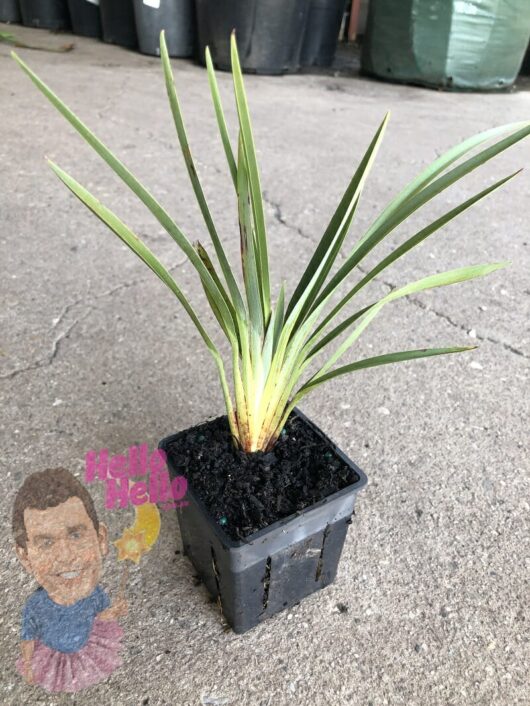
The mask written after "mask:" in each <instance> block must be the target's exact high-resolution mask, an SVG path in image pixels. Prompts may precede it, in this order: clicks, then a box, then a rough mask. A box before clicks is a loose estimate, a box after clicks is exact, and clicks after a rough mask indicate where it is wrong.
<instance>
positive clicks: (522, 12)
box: [361, 0, 530, 90]
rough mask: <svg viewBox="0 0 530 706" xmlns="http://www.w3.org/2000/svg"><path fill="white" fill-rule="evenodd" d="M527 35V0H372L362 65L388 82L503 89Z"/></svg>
mask: <svg viewBox="0 0 530 706" xmlns="http://www.w3.org/2000/svg"><path fill="white" fill-rule="evenodd" d="M529 38H530V13H529V12H528V2H527V0H480V1H479V0H466V2H462V1H461V0H446V1H445V2H438V3H429V2H423V1H422V0H401V2H394V1H393V0H371V1H370V5H369V10H368V22H367V28H366V34H365V37H364V41H363V51H362V55H361V67H362V69H363V71H365V72H366V73H369V74H373V75H375V76H378V77H380V78H384V79H388V80H390V81H406V82H409V83H419V84H425V85H427V86H437V87H438V86H439V87H442V88H448V89H450V88H455V89H478V90H496V89H497V90H498V89H505V88H506V87H508V86H511V84H512V83H513V82H514V81H515V79H516V77H517V73H518V72H519V68H520V66H521V62H522V60H523V56H524V52H525V49H526V47H527V45H528V39H529Z"/></svg>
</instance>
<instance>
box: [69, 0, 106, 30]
mask: <svg viewBox="0 0 530 706" xmlns="http://www.w3.org/2000/svg"><path fill="white" fill-rule="evenodd" d="M68 7H69V9H70V17H71V18H72V29H73V31H74V32H75V34H79V35H80V36H81V37H94V38H96V39H99V38H100V37H101V18H100V15H99V0H68Z"/></svg>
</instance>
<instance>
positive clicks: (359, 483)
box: [158, 407, 368, 549]
mask: <svg viewBox="0 0 530 706" xmlns="http://www.w3.org/2000/svg"><path fill="white" fill-rule="evenodd" d="M293 414H294V415H295V416H296V417H298V418H299V419H301V420H302V421H303V422H305V423H306V424H308V425H309V426H310V427H311V428H312V429H313V431H315V432H316V433H317V434H318V436H320V437H321V438H322V439H323V440H324V441H325V442H326V443H327V444H329V446H330V447H331V448H330V450H331V451H332V452H333V453H334V454H336V455H337V456H338V457H339V458H340V460H341V461H342V462H343V463H346V464H347V465H348V466H349V467H350V468H352V469H353V470H354V471H355V473H356V474H357V475H358V476H359V477H358V479H357V480H356V481H355V482H354V483H350V485H347V486H346V487H345V488H342V489H341V490H337V491H336V492H335V493H332V494H331V495H327V496H326V497H325V498H322V500H319V501H318V502H316V503H313V504H312V505H308V506H307V507H306V508H304V509H303V510H300V511H299V512H294V513H291V514H290V515H287V517H282V518H281V519H279V520H276V522H273V523H272V524H270V525H268V526H267V527H263V528H262V529H260V530H258V531H257V532H254V533H253V534H250V535H248V537H245V538H244V539H232V538H231V537H229V536H228V535H227V534H226V532H225V531H224V530H223V528H222V527H221V525H219V524H218V523H217V522H216V521H215V520H214V518H213V517H212V515H211V514H210V513H209V512H208V510H207V509H206V506H205V505H204V503H203V502H202V500H201V499H200V498H198V497H197V496H196V495H195V494H194V493H193V490H192V488H191V486H190V485H188V489H187V491H186V495H187V496H188V497H190V498H191V499H192V500H193V502H194V503H195V504H196V505H197V506H198V507H199V508H200V510H201V512H202V513H203V515H204V517H205V519H206V521H207V522H208V524H209V525H210V526H211V527H212V529H213V531H214V533H215V535H216V536H217V538H218V540H219V541H220V542H221V544H223V545H224V546H225V547H227V548H228V549H240V548H241V547H244V546H246V545H252V544H254V543H255V542H257V541H259V540H263V539H265V538H266V537H267V536H268V535H269V534H273V533H274V532H276V531H278V530H279V529H280V528H281V527H284V526H285V525H287V524H289V523H290V522H294V521H296V520H297V519H298V518H299V517H302V516H303V515H307V514H309V513H310V512H312V511H314V510H318V509H319V508H321V507H322V506H323V505H326V504H328V503H331V502H332V501H334V500H338V499H339V498H342V497H344V496H346V495H349V494H350V493H351V494H353V495H355V494H356V493H357V492H358V491H359V490H361V489H362V488H363V487H364V486H365V485H366V484H367V483H368V478H367V476H366V474H365V473H364V471H362V470H361V469H360V468H359V466H357V464H356V463H355V462H354V461H352V460H351V459H350V458H349V457H348V456H346V454H345V453H344V452H343V451H342V450H341V449H340V448H339V447H338V446H337V445H336V444H335V443H334V442H333V441H332V440H331V439H330V438H329V437H328V436H327V434H325V433H324V432H323V431H322V430H321V429H320V428H319V427H318V426H317V425H316V424H315V423H314V422H312V421H311V420H310V419H309V418H308V417H306V415H305V414H304V413H303V412H301V411H300V410H299V409H298V408H297V407H295V409H294V410H293ZM204 424H208V422H203V423H201V424H197V425H196V426H195V427H190V428H191V429H197V428H200V427H201V426H203V425H204ZM186 431H189V430H188V429H183V430H182V431H179V432H177V433H176V434H171V435H170V436H166V437H164V438H163V439H162V440H161V441H160V442H159V444H158V448H159V449H162V450H163V451H164V452H166V456H167V463H168V466H170V467H171V469H173V465H172V463H171V461H170V456H169V454H168V453H167V447H168V446H169V444H171V443H172V442H173V441H175V439H177V438H178V437H179V436H181V434H183V433H184V432H186ZM175 470H176V469H175ZM183 512H186V509H185V508H183Z"/></svg>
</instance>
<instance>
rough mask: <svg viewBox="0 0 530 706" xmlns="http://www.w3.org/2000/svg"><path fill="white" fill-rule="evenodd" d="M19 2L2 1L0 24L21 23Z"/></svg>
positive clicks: (16, 0) (14, 0)
mask: <svg viewBox="0 0 530 706" xmlns="http://www.w3.org/2000/svg"><path fill="white" fill-rule="evenodd" d="M20 20H21V15H20V7H19V6H18V0H0V22H20Z"/></svg>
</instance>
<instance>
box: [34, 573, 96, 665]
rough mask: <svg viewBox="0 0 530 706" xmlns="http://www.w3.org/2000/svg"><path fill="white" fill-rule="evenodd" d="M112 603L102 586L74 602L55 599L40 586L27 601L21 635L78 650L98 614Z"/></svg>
mask: <svg viewBox="0 0 530 706" xmlns="http://www.w3.org/2000/svg"><path fill="white" fill-rule="evenodd" d="M109 605H110V600H109V597H108V595H107V594H106V593H105V591H104V590H103V589H102V588H101V586H96V588H95V589H94V591H93V592H92V593H91V594H90V595H89V596H87V597H86V598H83V599H81V600H80V601H77V603H73V604H72V605H59V604H58V603H55V602H54V601H52V599H51V598H50V597H49V595H48V593H47V592H46V591H45V589H44V588H42V587H40V588H38V589H37V590H36V591H35V593H32V594H31V596H30V597H29V598H28V600H27V601H26V605H25V606H24V610H23V612H22V629H21V633H20V637H21V639H22V640H39V642H42V643H44V644H45V645H47V646H48V647H50V648H51V649H52V650H57V651H58V652H67V653H68V652H78V651H79V650H80V649H81V648H82V647H83V645H85V644H86V642H87V641H88V637H89V635H90V631H91V629H92V625H93V623H94V618H95V617H96V615H97V614H98V613H101V611H102V610H105V608H108V607H109Z"/></svg>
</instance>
